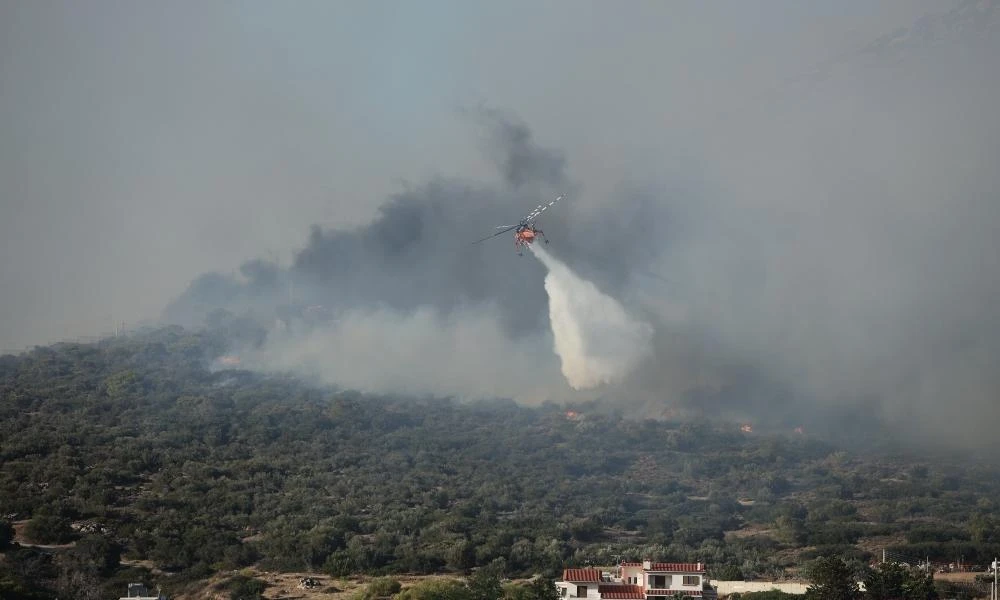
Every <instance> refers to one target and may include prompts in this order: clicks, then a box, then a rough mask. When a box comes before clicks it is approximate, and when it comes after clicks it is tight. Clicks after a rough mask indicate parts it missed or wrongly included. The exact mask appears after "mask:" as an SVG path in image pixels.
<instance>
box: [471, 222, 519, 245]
mask: <svg viewBox="0 0 1000 600" xmlns="http://www.w3.org/2000/svg"><path fill="white" fill-rule="evenodd" d="M515 227H517V225H511V226H510V227H508V228H507V229H503V230H501V231H498V232H496V233H494V234H493V235H488V236H486V237H484V238H483V239H481V240H476V241H474V242H472V243H473V244H478V243H479V242H485V241H486V240H488V239H490V238H495V237H496V236H498V235H501V234H504V233H507V232H508V231H510V230H511V229H514V228H515Z"/></svg>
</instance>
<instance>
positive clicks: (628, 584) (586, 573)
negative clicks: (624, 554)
mask: <svg viewBox="0 0 1000 600" xmlns="http://www.w3.org/2000/svg"><path fill="white" fill-rule="evenodd" d="M556 588H557V589H558V590H559V595H560V597H562V598H565V599H566V600H569V599H571V598H587V599H588V600H673V598H675V597H677V596H680V597H684V598H692V599H694V598H701V597H702V596H705V597H706V598H711V599H712V600H714V598H715V590H713V589H712V587H711V586H710V585H708V580H707V579H706V578H705V565H704V564H702V563H654V562H652V561H648V560H647V561H643V562H641V563H622V564H620V565H618V567H617V568H616V569H615V570H614V571H602V570H600V569H594V568H586V569H566V570H564V571H563V578H562V581H557V582H556Z"/></svg>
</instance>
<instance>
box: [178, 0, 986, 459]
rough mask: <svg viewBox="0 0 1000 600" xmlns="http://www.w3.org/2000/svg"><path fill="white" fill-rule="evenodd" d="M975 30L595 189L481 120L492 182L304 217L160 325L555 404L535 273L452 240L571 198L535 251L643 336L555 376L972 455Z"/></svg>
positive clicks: (336, 369) (777, 99)
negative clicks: (604, 359)
mask: <svg viewBox="0 0 1000 600" xmlns="http://www.w3.org/2000/svg"><path fill="white" fill-rule="evenodd" d="M997 31H998V26H997V20H996V14H995V10H994V9H993V7H992V4H991V3H980V4H976V3H968V2H966V3H963V4H962V5H961V6H960V7H959V9H956V11H951V12H947V13H944V14H943V15H942V16H939V17H937V18H932V19H926V20H921V21H920V22H918V23H916V24H914V26H913V27H911V28H904V29H903V30H902V32H897V33H896V34H895V35H894V36H892V37H891V39H884V40H880V41H878V43H875V44H872V45H866V46H863V47H861V48H860V49H859V50H858V52H855V53H848V54H846V55H844V56H841V57H840V58H838V59H837V60H835V61H831V62H829V63H826V64H824V65H821V66H822V69H820V70H819V72H817V73H807V74H806V76H804V77H796V78H791V79H790V81H791V83H790V84H787V85H782V86H778V87H775V88H774V89H771V90H769V91H768V92H767V93H766V94H764V95H762V96H749V95H748V96H740V102H732V103H731V106H730V108H728V109H727V110H725V111H722V112H720V113H712V112H710V111H706V112H704V113H695V114H691V115H687V116H685V120H686V121H688V122H690V125H691V126H692V127H696V126H697V127H700V128H701V129H700V130H699V132H698V135H697V136H693V137H691V138H685V140H683V141H677V142H676V143H675V144H674V146H673V147H671V146H670V143H669V142H665V143H664V145H665V146H667V147H668V148H670V150H669V152H666V151H665V152H663V153H662V154H659V155H657V156H655V157H651V158H650V159H649V162H650V164H646V165H643V166H636V167H634V168H633V169H631V170H630V172H629V174H628V176H627V177H625V180H624V181H621V182H620V183H618V184H611V185H608V186H607V189H608V190H610V191H608V192H604V193H602V194H601V195H600V196H598V195H597V194H595V193H593V192H590V191H588V190H587V189H586V188H584V187H583V186H581V185H578V184H576V183H575V182H574V180H573V178H572V177H571V176H570V175H569V168H570V166H572V165H573V164H574V152H572V151H571V150H572V149H568V150H567V151H566V152H565V154H564V153H563V152H561V151H557V150H552V149H547V148H544V147H542V146H540V145H539V144H537V143H536V142H535V140H534V138H533V135H532V132H531V130H530V129H529V128H528V127H527V125H526V124H524V123H523V122H521V121H519V120H517V119H514V118H512V117H509V116H505V115H503V114H501V113H498V112H495V111H490V110H486V111H478V112H476V113H475V114H476V115H477V118H478V121H479V122H480V123H485V124H486V125H487V131H486V135H485V136H484V139H485V140H486V141H485V149H486V156H487V157H489V158H490V159H491V161H492V164H493V167H494V169H495V172H496V175H497V178H496V180H495V181H489V180H487V181H469V180H459V179H449V178H443V177H438V178H432V179H431V180H430V181H429V182H428V183H426V184H423V185H416V186H411V187H408V188H406V189H404V190H403V191H401V192H399V193H398V194H396V195H394V196H393V197H391V198H389V199H388V200H387V201H386V202H385V203H384V205H383V206H382V209H381V210H380V212H379V214H378V216H377V218H376V219H374V220H373V221H372V222H371V223H369V224H367V225H363V226H361V227H357V228H354V229H349V230H331V229H325V228H323V227H320V226H316V227H315V228H314V229H313V231H312V233H311V234H310V236H309V238H308V240H307V241H306V243H305V245H304V247H303V248H302V249H301V250H300V251H299V252H298V253H297V254H296V256H295V258H294V261H293V262H292V264H291V265H289V266H286V267H278V266H277V265H271V264H267V263H262V262H253V263H248V264H247V265H244V268H243V269H242V272H241V273H240V275H239V276H227V275H206V276H203V277H202V278H199V279H198V280H197V281H195V282H194V283H193V284H192V285H191V287H190V288H189V289H188V290H187V292H186V293H184V294H183V295H182V296H181V297H179V298H178V299H177V300H176V301H175V302H174V303H173V304H172V305H171V306H170V308H169V309H168V311H167V316H168V317H169V318H170V319H171V320H177V321H182V322H187V323H200V322H202V321H203V320H204V319H205V318H206V316H207V315H208V314H209V313H211V311H212V310H213V309H216V308H219V307H225V308H227V309H228V310H230V311H231V312H233V313H236V314H241V315H242V314H253V315H255V317H257V318H259V319H260V320H261V321H262V322H266V323H268V327H272V322H274V321H278V322H280V323H281V327H280V329H281V331H280V332H272V333H271V334H270V335H269V337H268V341H267V342H266V343H265V344H263V345H262V346H261V347H259V348H257V349H256V350H254V351H252V352H253V353H254V355H255V356H256V357H257V359H259V361H260V363H259V364H260V365H261V368H265V367H268V368H301V369H303V370H304V371H309V372H311V373H314V374H315V373H325V374H326V377H327V378H328V379H329V380H330V381H336V380H339V381H340V382H341V383H342V384H344V385H350V386H356V387H361V388H365V389H380V390H387V389H391V390H398V391H409V392H434V393H456V394H463V395H510V396H518V395H519V394H521V392H522V390H524V389H530V390H531V393H530V394H529V395H530V396H531V399H534V400H537V399H541V398H545V397H574V395H573V392H572V391H571V390H568V389H567V388H566V382H565V380H564V379H563V377H562V376H561V374H560V364H559V361H558V360H557V359H556V357H555V356H554V355H553V352H552V348H553V344H558V343H559V340H560V334H559V333H558V332H557V333H556V334H555V335H554V336H553V335H552V334H551V333H550V332H549V319H548V315H549V314H550V311H551V310H552V308H553V305H552V298H551V297H549V296H547V294H546V289H545V284H544V279H545V276H546V270H545V269H544V268H543V266H542V265H540V264H538V263H536V262H535V261H532V260H525V259H520V258H518V257H517V256H516V255H515V254H514V252H513V248H512V245H513V243H512V240H511V239H510V238H509V237H508V236H506V235H505V236H500V237H499V238H498V239H497V240H492V241H489V242H486V243H483V244H479V245H470V242H471V241H472V240H474V239H476V238H477V237H480V236H482V235H486V234H488V233H489V232H490V231H491V229H492V228H493V227H494V226H495V225H500V224H506V223H513V222H516V220H517V219H518V218H519V217H520V216H522V215H523V214H524V213H526V212H527V211H528V210H529V209H530V208H531V207H533V206H534V205H536V204H537V203H539V202H541V201H544V200H547V199H550V198H551V197H553V196H555V195H556V194H558V193H563V192H569V193H568V200H567V201H565V202H563V203H562V204H560V205H559V206H558V207H557V209H555V210H552V211H550V212H548V213H547V214H546V216H545V218H544V222H542V223H540V226H541V227H542V228H543V229H544V230H545V233H546V235H547V236H548V238H549V239H550V240H551V241H552V244H551V252H552V254H553V255H555V256H556V257H557V259H558V260H559V261H562V262H564V263H565V264H566V266H567V268H568V269H570V270H571V271H572V272H573V273H577V274H578V275H579V277H580V278H581V279H583V280H586V281H591V282H593V284H594V286H595V287H596V289H599V290H603V291H605V293H606V295H609V296H611V297H613V298H614V300H615V302H618V303H620V304H621V305H622V306H623V307H624V309H623V314H634V315H637V319H638V320H641V321H644V322H648V323H649V324H650V325H651V326H652V327H653V329H654V332H653V334H652V338H651V341H650V344H651V347H652V350H651V355H650V356H649V357H648V358H646V359H645V360H639V359H638V358H636V357H634V356H629V355H627V352H626V351H627V350H628V348H625V349H622V352H620V353H614V357H613V358H614V360H622V361H624V363H623V364H626V365H627V366H628V368H626V367H621V365H618V366H616V367H614V368H608V369H606V370H605V371H603V372H602V369H604V367H598V368H595V367H594V366H593V364H592V363H587V362H586V361H584V364H585V365H586V366H585V367H582V368H579V369H576V368H574V369H573V370H572V373H573V376H572V377H571V380H574V379H575V380H581V381H585V382H587V383H593V382H597V381H606V380H614V379H617V377H612V376H608V375H607V374H608V373H610V372H613V373H614V374H615V375H618V374H620V373H625V372H628V371H630V369H631V366H632V365H633V364H634V365H637V366H636V368H635V369H634V371H631V374H630V375H628V376H625V377H624V378H623V381H620V382H618V383H614V384H612V385H611V386H610V387H609V388H608V390H607V391H608V393H609V394H613V397H614V398H615V399H616V400H618V401H620V402H621V403H623V404H625V405H630V406H640V405H641V406H642V407H643V410H645V411H646V414H648V413H653V414H659V413H660V412H662V411H664V410H667V411H678V412H693V413H700V414H705V415H710V416H714V417H725V416H732V417H733V418H748V419H750V420H752V421H753V422H754V424H755V427H759V428H761V429H764V428H766V426H767V425H768V424H771V425H773V426H774V427H776V428H788V429H790V428H791V427H792V426H794V425H797V424H805V425H806V428H807V430H810V428H812V429H815V428H818V427H821V426H824V425H825V426H826V427H828V428H829V429H830V430H831V433H838V432H839V433H846V432H866V433H867V432H869V431H872V430H877V431H878V432H879V435H886V432H887V431H888V432H890V434H889V435H895V436H916V437H915V439H920V440H935V441H943V442H946V443H951V444H958V445H964V446H972V447H976V446H983V447H986V446H992V445H994V444H995V442H994V441H993V438H992V435H991V429H992V424H993V423H995V422H996V421H997V419H1000V403H998V402H997V400H998V393H1000V375H998V374H997V373H998V372H1000V371H998V370H997V369H996V368H995V365H996V364H997V363H998V359H1000V269H998V268H997V265H996V257H998V256H1000V248H998V242H997V240H998V239H1000V197H998V195H997V190H1000V172H998V171H997V169H996V165H997V164H998V162H1000V144H998V142H997V140H1000V119H998V118H997V112H996V97H997V92H998V91H1000V90H998V86H997V81H996V78H995V77H991V76H990V74H991V73H992V72H993V71H992V62H991V57H994V56H998V55H1000V41H998V40H1000V36H997V35H995V33H996V32H997ZM990 32H992V33H990ZM586 126H587V123H582V122H581V123H580V127H586ZM595 126H596V125H595ZM650 127H651V128H654V125H653V124H650ZM579 153H580V154H582V153H583V151H582V150H581V151H580V152H579ZM663 157H669V160H667V159H665V158H663ZM610 158H611V157H609V159H610ZM550 293H551V289H550ZM573 299H575V298H571V297H570V296H568V295H565V296H563V297H562V300H563V301H564V302H570V301H571V300H573ZM557 308H558V304H557ZM317 314H321V315H327V316H325V317H322V318H319V321H318V322H317V321H316V319H317V318H318V317H316V315H317ZM337 319H339V321H338V320H337ZM557 329H558V328H557ZM562 339H563V340H565V339H566V338H565V337H563V338H562ZM470 340H475V343H472V342H470ZM383 348H384V349H385V350H384V352H383V351H381V350H380V349H383ZM560 354H563V353H562V352H560ZM564 361H565V355H564V356H563V365H562V366H563V368H564V369H565V362H564ZM619 367H620V368H619ZM588 377H592V379H589V380H588V379H587V378H588ZM522 383H523V384H524V385H521V384H522ZM883 426H887V427H889V429H880V428H881V427H883Z"/></svg>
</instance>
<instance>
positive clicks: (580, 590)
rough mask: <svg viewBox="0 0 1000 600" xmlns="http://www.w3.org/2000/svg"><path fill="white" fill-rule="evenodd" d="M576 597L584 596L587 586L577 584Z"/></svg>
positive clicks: (585, 595)
mask: <svg viewBox="0 0 1000 600" xmlns="http://www.w3.org/2000/svg"><path fill="white" fill-rule="evenodd" d="M576 597H577V598H586V597H587V586H585V585H578V586H576Z"/></svg>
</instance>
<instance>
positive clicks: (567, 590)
mask: <svg viewBox="0 0 1000 600" xmlns="http://www.w3.org/2000/svg"><path fill="white" fill-rule="evenodd" d="M567 593H569V589H568V588H564V587H561V588H559V595H560V596H562V597H563V598H565V597H566V594H567Z"/></svg>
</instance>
